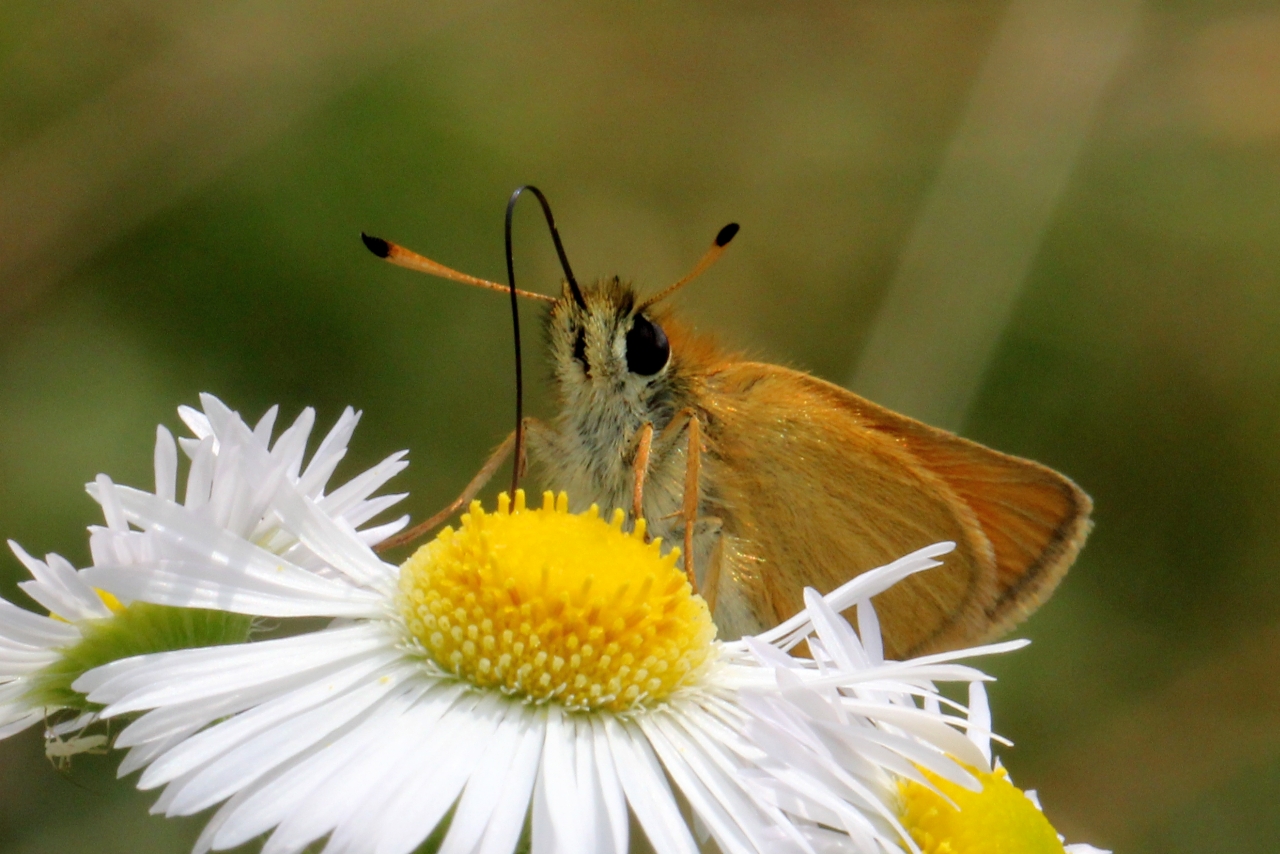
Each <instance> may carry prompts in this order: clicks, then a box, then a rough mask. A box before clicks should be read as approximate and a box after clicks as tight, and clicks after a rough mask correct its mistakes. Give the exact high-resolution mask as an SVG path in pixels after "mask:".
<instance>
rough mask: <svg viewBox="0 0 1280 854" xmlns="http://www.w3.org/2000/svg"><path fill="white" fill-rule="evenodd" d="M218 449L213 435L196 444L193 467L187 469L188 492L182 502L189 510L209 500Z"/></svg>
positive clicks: (192, 461)
mask: <svg viewBox="0 0 1280 854" xmlns="http://www.w3.org/2000/svg"><path fill="white" fill-rule="evenodd" d="M216 449H217V443H216V442H215V441H214V439H213V437H212V436H208V437H206V438H203V439H201V440H200V444H199V445H197V446H196V452H195V456H194V457H192V459H191V467H190V468H189V469H187V492H186V495H185V497H184V499H183V502H182V503H183V506H185V507H186V508H187V509H188V510H198V509H200V508H201V507H203V506H204V505H205V504H207V503H208V501H209V490H210V489H212V487H213V467H214V463H215V462H216V461H217V450H216Z"/></svg>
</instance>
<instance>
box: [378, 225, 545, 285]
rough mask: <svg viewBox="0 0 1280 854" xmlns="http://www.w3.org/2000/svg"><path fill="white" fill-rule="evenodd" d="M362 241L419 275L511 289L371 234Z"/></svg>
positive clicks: (389, 259) (379, 255)
mask: <svg viewBox="0 0 1280 854" xmlns="http://www.w3.org/2000/svg"><path fill="white" fill-rule="evenodd" d="M360 239H361V240H363V241H364V245H365V246H366V247H367V248H368V250H369V251H370V252H372V253H373V254H374V255H377V256H378V257H379V258H381V259H382V260H384V261H388V262H390V263H392V264H395V265H396V266H397V267H404V268H406V269H409V270H417V271H418V272H419V273H426V274H427V275H429V276H438V277H439V278H441V279H449V280H450V281H454V282H462V283H463V284H464V285H475V286H476V287H478V288H488V289H489V290H491V291H500V292H502V293H506V292H507V291H508V290H510V288H508V287H507V286H506V285H500V284H498V283H497V282H491V281H489V280H488V279H480V278H477V277H476V276H469V275H467V274H466V273H460V272H458V271H457V270H455V269H453V268H452V267H446V266H445V265H443V264H441V263H440V262H438V261H432V260H431V259H430V258H427V257H426V256H423V255H419V254H418V253H417V252H414V251H413V250H411V249H405V248H404V247H403V246H401V245H399V244H398V243H392V242H391V241H390V240H383V239H382V238H381V237H374V236H373V235H371V234H365V233H364V232H363V231H362V232H360ZM516 295H517V296H521V297H524V298H525V299H531V300H538V301H539V302H555V301H556V298H555V297H552V296H547V295H546V294H535V293H533V292H531V291H516Z"/></svg>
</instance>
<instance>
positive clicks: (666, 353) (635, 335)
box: [627, 314, 671, 377]
mask: <svg viewBox="0 0 1280 854" xmlns="http://www.w3.org/2000/svg"><path fill="white" fill-rule="evenodd" d="M670 358H671V344H670V343H668V341H667V333H665V332H663V331H662V327H661V326H659V325H658V324H656V323H654V322H653V321H652V320H650V319H649V318H647V317H645V316H644V315H643V314H637V315H636V319H635V322H633V323H632V324H631V329H630V331H628V332H627V370H629V371H631V373H633V374H639V375H640V376H642V377H651V376H653V375H654V374H656V373H657V372H658V371H660V370H662V369H663V368H665V367H666V366H667V360H668V359H670Z"/></svg>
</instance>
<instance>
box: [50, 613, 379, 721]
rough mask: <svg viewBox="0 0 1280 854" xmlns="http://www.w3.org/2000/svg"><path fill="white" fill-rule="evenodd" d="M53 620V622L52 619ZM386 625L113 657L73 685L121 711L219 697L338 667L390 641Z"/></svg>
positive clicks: (94, 698)
mask: <svg viewBox="0 0 1280 854" xmlns="http://www.w3.org/2000/svg"><path fill="white" fill-rule="evenodd" d="M50 622H52V621H50ZM384 632H385V630H384V629H383V628H382V627H381V626H377V625H367V624H358V625H354V626H347V627H343V628H333V629H325V630H324V631H319V632H312V633H311V634H307V635H300V636H298V637H293V638H282V639H279V640H268V641H256V642H254V643H249V644H230V645H227V646H218V647H209V648H205V649H182V650H175V651H173V652H158V653H152V654H150V655H141V656H136V657H134V658H127V659H122V660H120V661H113V662H111V663H110V664H104V665H103V666H101V667H97V668H94V669H93V670H90V671H89V672H87V673H85V674H84V675H83V676H81V677H80V678H79V679H77V680H76V681H75V682H74V683H72V688H74V689H75V690H77V691H79V692H81V693H83V694H87V695H88V696H89V699H90V700H92V701H93V702H95V703H104V704H107V703H111V704H116V705H118V706H121V708H120V710H119V711H118V712H117V713H123V712H124V711H138V710H141V709H146V708H153V707H155V706H160V705H168V704H173V703H183V702H191V701H194V700H199V699H202V698H207V697H215V696H218V695H220V694H221V693H223V692H224V691H242V690H246V689H248V688H251V687H253V686H254V685H257V684H259V683H262V682H271V681H275V680H283V679H285V678H286V677H289V676H292V675H293V674H296V673H302V672H305V671H308V670H311V669H313V668H318V667H323V668H333V667H338V666H341V662H343V661H344V660H348V659H353V658H356V657H360V656H363V655H366V654H368V653H370V652H373V651H375V650H378V649H381V648H384V647H385V646H386V645H387V644H388V642H389V641H388V638H387V636H386V635H385V633H384Z"/></svg>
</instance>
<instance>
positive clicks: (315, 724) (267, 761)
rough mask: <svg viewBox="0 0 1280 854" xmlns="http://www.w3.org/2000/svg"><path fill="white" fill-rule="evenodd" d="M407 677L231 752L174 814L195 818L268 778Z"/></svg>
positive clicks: (334, 703)
mask: <svg viewBox="0 0 1280 854" xmlns="http://www.w3.org/2000/svg"><path fill="white" fill-rule="evenodd" d="M404 675H405V674H403V673H401V674H394V673H388V674H386V675H385V676H383V677H381V678H378V679H374V680H372V681H369V682H366V683H365V684H364V685H361V686H359V687H357V688H354V689H353V690H351V691H348V692H346V693H344V694H343V695H342V696H340V697H337V698H334V699H333V700H330V701H329V702H327V703H324V704H323V705H320V706H317V707H315V708H313V709H310V710H308V711H306V712H303V713H302V714H300V715H297V716H295V717H294V718H292V719H291V720H290V721H288V723H287V724H284V725H281V726H276V727H273V728H271V729H269V730H267V731H265V732H263V733H261V734H259V735H257V736H255V737H253V738H251V739H249V740H248V741H246V742H244V743H243V744H241V745H239V746H237V747H235V748H233V749H231V750H229V751H227V753H226V754H225V755H223V756H222V757H221V758H219V759H218V760H217V761H215V762H213V763H212V764H210V765H208V766H207V767H205V768H203V769H202V770H201V771H200V772H199V773H198V774H196V775H195V776H194V777H193V778H192V779H191V780H190V781H189V782H187V783H186V784H185V785H183V786H182V787H181V789H180V791H179V793H178V794H177V796H176V797H174V799H173V802H172V804H171V805H170V806H169V809H168V811H167V812H168V814H169V815H191V814H192V813H197V812H200V811H201V810H203V809H207V808H209V807H211V806H213V805H214V804H216V803H218V802H219V801H222V800H224V799H226V798H229V797H231V796H232V795H234V794H235V793H236V792H238V791H239V790H240V789H242V788H244V787H245V786H247V785H249V784H250V783H252V782H253V781H254V780H256V779H258V778H259V777H260V776H262V775H263V774H265V773H267V772H268V771H270V770H271V769H272V768H275V767H276V766H277V765H280V764H281V763H283V762H286V761H288V760H289V759H291V758H293V757H294V756H297V755H298V754H300V753H302V752H303V751H305V750H306V749H307V748H309V747H311V746H312V745H313V744H315V743H316V742H318V741H319V740H321V739H322V738H324V737H325V736H327V735H329V734H330V733H332V732H333V731H334V730H336V729H338V728H339V727H341V726H342V725H344V724H346V723H347V722H348V721H350V720H352V719H353V718H355V717H356V716H357V715H362V714H365V713H366V712H367V711H368V710H369V709H370V707H372V706H374V705H375V704H376V703H377V702H378V701H379V700H381V699H382V698H383V697H385V696H386V695H387V693H388V692H390V691H391V690H392V689H394V688H395V687H396V685H397V684H398V683H399V680H400V678H403V676H404Z"/></svg>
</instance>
